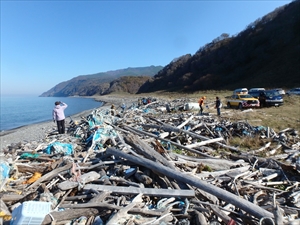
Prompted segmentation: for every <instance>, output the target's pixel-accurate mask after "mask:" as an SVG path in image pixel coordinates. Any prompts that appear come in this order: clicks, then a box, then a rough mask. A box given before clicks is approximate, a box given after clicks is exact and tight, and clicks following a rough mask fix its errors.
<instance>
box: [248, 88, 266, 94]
mask: <svg viewBox="0 0 300 225" xmlns="http://www.w3.org/2000/svg"><path fill="white" fill-rule="evenodd" d="M265 90H266V89H265V88H251V89H250V90H249V91H248V94H249V93H250V92H254V91H265Z"/></svg>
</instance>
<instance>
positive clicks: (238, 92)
mask: <svg viewBox="0 0 300 225" xmlns="http://www.w3.org/2000/svg"><path fill="white" fill-rule="evenodd" d="M233 94H234V95H238V94H242V95H246V94H248V89H247V88H238V89H235V90H234V91H233Z"/></svg>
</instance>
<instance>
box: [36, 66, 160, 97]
mask: <svg viewBox="0 0 300 225" xmlns="http://www.w3.org/2000/svg"><path fill="white" fill-rule="evenodd" d="M162 68H163V67H162V66H148V67H136V68H130V67H129V68H127V69H119V70H114V71H108V72H102V73H96V74H91V75H81V76H77V77H75V78H73V79H71V80H68V81H65V82H61V83H59V84H57V85H56V86H55V87H53V88H51V89H50V90H49V91H46V92H44V93H43V94H41V95H40V96H41V97H55V96H62V97H63V96H76V95H78V96H92V95H103V94H107V93H110V92H112V90H118V91H121V89H120V88H117V87H116V84H115V83H116V82H117V81H118V79H119V78H120V77H125V76H129V77H131V78H128V79H129V80H134V83H130V82H128V79H124V80H125V81H126V82H127V84H128V85H131V84H132V87H126V88H125V90H123V91H126V92H127V91H129V92H137V91H138V89H139V87H140V86H141V85H142V84H143V83H144V82H145V81H146V80H148V79H149V78H150V77H153V76H154V75H155V74H157V72H158V71H159V70H161V69H162ZM133 77H136V78H133ZM114 80H116V81H115V82H113V81H114ZM119 83H120V81H119ZM122 85H123V87H124V84H122Z"/></svg>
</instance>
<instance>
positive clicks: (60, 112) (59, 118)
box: [52, 102, 68, 134]
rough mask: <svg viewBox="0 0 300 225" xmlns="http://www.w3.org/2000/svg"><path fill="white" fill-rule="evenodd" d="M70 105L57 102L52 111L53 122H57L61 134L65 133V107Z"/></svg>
mask: <svg viewBox="0 0 300 225" xmlns="http://www.w3.org/2000/svg"><path fill="white" fill-rule="evenodd" d="M67 107H68V105H67V104H66V103H63V102H55V107H54V109H53V112H52V116H53V122H54V123H55V121H56V123H57V130H58V133H59V134H64V133H65V118H66V117H65V113H64V111H65V109H66V108H67Z"/></svg>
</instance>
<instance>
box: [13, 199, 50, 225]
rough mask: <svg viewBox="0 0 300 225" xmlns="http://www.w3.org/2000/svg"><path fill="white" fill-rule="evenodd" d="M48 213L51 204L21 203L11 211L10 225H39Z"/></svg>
mask: <svg viewBox="0 0 300 225" xmlns="http://www.w3.org/2000/svg"><path fill="white" fill-rule="evenodd" d="M50 211H51V202H38V201H27V202H23V203H22V205H20V206H18V207H17V208H15V209H14V210H13V212H12V219H11V221H10V225H40V224H42V222H43V220H44V219H45V216H46V215H47V214H48V213H50Z"/></svg>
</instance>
